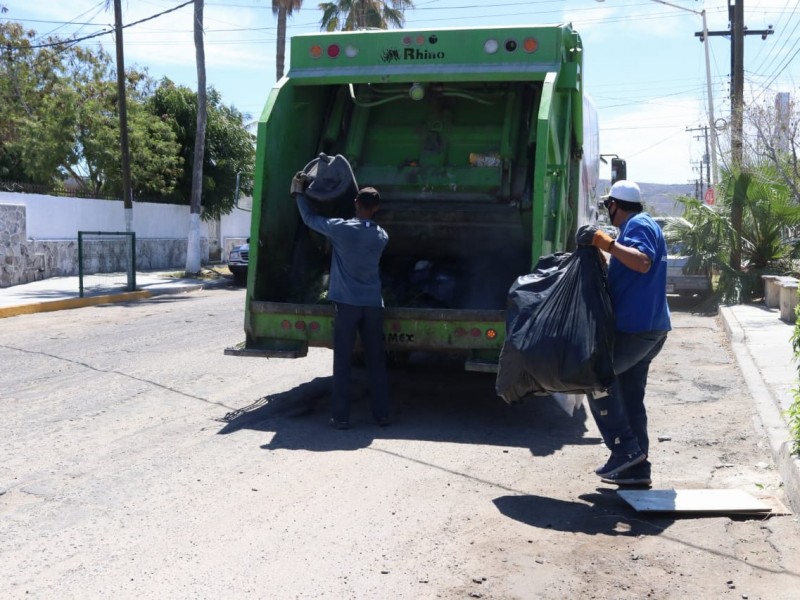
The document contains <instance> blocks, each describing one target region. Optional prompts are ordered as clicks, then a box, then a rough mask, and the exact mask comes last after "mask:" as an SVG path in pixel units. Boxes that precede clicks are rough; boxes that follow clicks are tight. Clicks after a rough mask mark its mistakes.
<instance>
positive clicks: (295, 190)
mask: <svg viewBox="0 0 800 600" xmlns="http://www.w3.org/2000/svg"><path fill="white" fill-rule="evenodd" d="M310 181H311V180H310V179H309V177H308V175H306V174H305V173H303V172H302V171H298V172H297V174H296V175H295V176H294V177H293V178H292V185H291V186H290V187H289V195H290V196H291V197H292V198H294V197H295V196H296V195H297V194H302V193H303V192H305V191H306V188H307V187H308V184H309V182H310Z"/></svg>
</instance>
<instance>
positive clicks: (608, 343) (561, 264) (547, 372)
mask: <svg viewBox="0 0 800 600" xmlns="http://www.w3.org/2000/svg"><path fill="white" fill-rule="evenodd" d="M606 273H607V272H606V266H605V263H604V262H603V260H602V259H601V258H600V255H599V253H598V251H597V249H596V248H593V247H591V246H579V247H578V249H577V250H576V251H575V252H574V253H572V254H570V253H566V252H562V253H557V254H551V255H548V256H543V257H542V258H541V259H540V260H539V262H538V263H537V265H536V269H535V270H534V272H533V273H531V274H529V275H523V276H522V277H519V278H517V280H516V282H514V284H513V285H512V286H511V289H510V290H509V292H508V303H507V306H506V340H505V343H504V344H503V349H502V351H501V354H500V364H499V368H498V371H497V380H496V382H495V390H496V391H497V394H498V395H499V396H500V397H502V398H503V400H505V401H506V402H508V403H509V404H514V403H516V402H520V401H521V400H522V398H524V397H525V396H528V395H535V396H549V395H551V394H553V393H566V394H586V393H589V392H599V391H602V390H605V389H607V388H608V386H610V385H611V383H612V381H613V379H614V365H613V349H614V311H613V308H612V306H611V297H610V296H609V293H608V282H607V277H606Z"/></svg>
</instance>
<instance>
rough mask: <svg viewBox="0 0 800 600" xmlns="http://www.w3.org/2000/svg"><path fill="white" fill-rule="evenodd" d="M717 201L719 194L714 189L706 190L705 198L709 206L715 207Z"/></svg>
mask: <svg viewBox="0 0 800 600" xmlns="http://www.w3.org/2000/svg"><path fill="white" fill-rule="evenodd" d="M716 200H717V194H716V193H715V192H714V188H708V189H707V190H706V197H705V201H706V204H708V205H709V206H713V205H714V202H716Z"/></svg>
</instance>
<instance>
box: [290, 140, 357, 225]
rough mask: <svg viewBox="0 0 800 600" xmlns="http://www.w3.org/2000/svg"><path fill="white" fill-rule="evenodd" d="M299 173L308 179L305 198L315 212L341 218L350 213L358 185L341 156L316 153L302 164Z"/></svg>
mask: <svg viewBox="0 0 800 600" xmlns="http://www.w3.org/2000/svg"><path fill="white" fill-rule="evenodd" d="M303 173H305V174H306V175H308V178H309V179H311V183H309V185H308V187H307V188H306V197H308V198H309V200H311V201H312V202H314V205H315V206H316V208H317V212H318V213H319V214H321V215H323V216H325V217H341V218H343V219H347V218H350V217H352V216H353V214H354V212H355V205H354V204H353V202H354V201H355V199H356V196H357V195H358V184H357V183H356V177H355V175H354V174H353V169H352V167H351V166H350V163H349V162H348V160H347V159H346V158H345V157H344V156H342V155H341V154H337V155H335V156H328V155H327V154H324V153H320V155H319V156H318V157H317V158H315V159H314V160H312V161H311V162H309V163H308V164H307V165H306V166H305V168H304V169H303Z"/></svg>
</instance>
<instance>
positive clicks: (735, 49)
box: [695, 0, 775, 271]
mask: <svg viewBox="0 0 800 600" xmlns="http://www.w3.org/2000/svg"><path fill="white" fill-rule="evenodd" d="M728 19H729V24H728V25H729V27H728V29H727V30H725V31H709V32H707V33H708V35H724V36H730V37H731V163H732V165H733V170H734V172H737V173H739V174H741V167H742V162H743V160H744V153H743V143H742V137H743V131H742V130H743V123H744V38H745V36H747V35H760V36H761V39H762V40H766V39H767V36H768V35H772V34H773V33H775V30H774V29H772V26H771V25H770V26H769V29H760V30H749V29H747V27H745V26H744V0H728ZM695 35H697V34H695ZM739 183H741V182H739ZM745 192H746V190H744V189H743V185H735V186H734V194H733V202H732V203H731V228H732V229H733V231H734V235H735V240H734V244H733V248H732V249H731V257H730V263H731V264H730V266H731V268H732V269H734V270H735V271H739V270H740V269H741V266H742V206H743V203H744V198H743V197H742V194H744V193H745Z"/></svg>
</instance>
